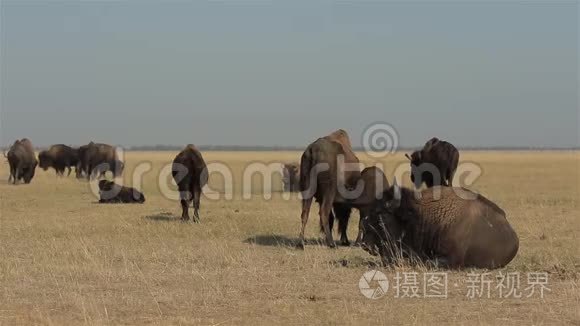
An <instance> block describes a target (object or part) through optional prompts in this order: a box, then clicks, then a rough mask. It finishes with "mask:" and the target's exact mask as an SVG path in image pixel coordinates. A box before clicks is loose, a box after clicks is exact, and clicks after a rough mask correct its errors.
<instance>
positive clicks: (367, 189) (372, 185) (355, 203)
mask: <svg viewBox="0 0 580 326" xmlns="http://www.w3.org/2000/svg"><path fill="white" fill-rule="evenodd" d="M360 180H361V181H362V185H363V191H362V193H361V194H360V195H359V196H358V197H356V198H355V199H354V200H347V201H346V202H344V203H335V204H334V210H333V211H332V212H331V215H330V229H331V230H332V225H333V218H336V219H338V227H339V233H340V235H341V243H342V244H344V245H349V244H350V243H349V241H348V237H347V227H348V222H349V219H350V214H351V211H352V209H353V208H356V209H357V210H358V211H359V216H360V219H359V229H358V236H357V238H356V242H355V244H356V245H360V244H361V240H362V236H363V226H362V221H363V218H364V217H365V216H368V215H369V214H370V213H371V210H372V207H373V205H374V203H375V202H376V201H377V200H379V199H381V198H382V196H383V193H384V191H385V190H386V189H387V188H389V181H388V180H387V177H386V176H385V174H384V172H383V170H381V169H380V168H379V167H376V166H371V167H367V168H365V169H364V170H363V171H362V172H361V178H360Z"/></svg>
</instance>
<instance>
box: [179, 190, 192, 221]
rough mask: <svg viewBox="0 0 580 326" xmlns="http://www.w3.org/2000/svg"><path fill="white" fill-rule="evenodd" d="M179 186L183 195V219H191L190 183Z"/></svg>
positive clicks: (180, 194) (181, 195) (180, 193)
mask: <svg viewBox="0 0 580 326" xmlns="http://www.w3.org/2000/svg"><path fill="white" fill-rule="evenodd" d="M179 188H180V191H179V196H180V197H181V201H180V203H181V220H182V221H189V203H190V202H191V192H190V191H189V189H190V187H189V185H186V186H185V187H183V186H181V187H179ZM182 189H183V190H182ZM185 189H187V190H185Z"/></svg>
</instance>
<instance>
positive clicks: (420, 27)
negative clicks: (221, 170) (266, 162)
mask: <svg viewBox="0 0 580 326" xmlns="http://www.w3.org/2000/svg"><path fill="white" fill-rule="evenodd" d="M0 6H1V16H0V18H1V19H0V28H1V31H0V41H1V42H0V45H1V49H0V96H1V98H0V105H1V107H0V109H1V111H0V123H1V131H0V137H1V143H2V144H3V145H5V144H8V143H11V142H12V141H13V140H14V139H16V138H21V137H24V136H26V137H29V138H31V139H32V141H33V143H35V144H37V145H42V146H44V145H49V144H52V143H69V144H83V143H86V142H88V141H90V140H95V141H99V142H107V143H112V144H121V145H147V144H151V145H152V144H173V145H183V144H186V143H195V144H199V145H291V146H296V145H298V146H300V145H306V144H307V143H309V142H311V141H312V140H314V139H316V138H317V137H319V136H322V135H324V134H327V133H328V132H330V131H332V130H334V129H337V128H343V129H346V130H347V131H348V132H349V133H350V134H351V138H352V140H353V143H354V144H355V145H358V144H360V142H361V135H362V133H363V130H364V128H365V127H366V126H368V125H369V124H371V123H373V122H377V121H385V122H388V123H390V124H392V125H393V126H395V128H396V129H397V130H398V133H399V137H400V143H401V145H403V146H417V145H419V144H422V143H424V142H425V141H426V140H427V139H429V138H431V137H432V136H438V137H440V138H443V139H447V140H449V141H451V142H453V143H455V144H457V145H459V146H535V147H536V146H537V147H547V146H550V147H553V146H557V147H567V146H577V145H578V143H579V136H578V125H579V123H580V122H579V118H578V92H579V83H578V78H579V75H578V60H579V48H578V45H579V34H578V15H579V8H578V3H577V2H575V1H567V2H562V1H560V2H558V1H545V2H541V1H529V2H528V1H517V2H515V1H506V2H498V1H494V2H492V3H486V2H483V1H481V2H480V1H477V2H476V1H467V2H459V1H445V2H437V1H433V2H430V1H422V2H411V3H404V2H372V3H371V2H364V3H363V2H360V3H357V2H327V1H325V2H315V1H292V2H290V1H287V2H269V1H251V2H250V1H235V2H233V1H232V2H202V1H195V2H163V1H148V2H137V1H110V2H104V1H103V2H101V1H94V2H80V1H62V2H52V1H6V0H4V1H2V2H0Z"/></svg>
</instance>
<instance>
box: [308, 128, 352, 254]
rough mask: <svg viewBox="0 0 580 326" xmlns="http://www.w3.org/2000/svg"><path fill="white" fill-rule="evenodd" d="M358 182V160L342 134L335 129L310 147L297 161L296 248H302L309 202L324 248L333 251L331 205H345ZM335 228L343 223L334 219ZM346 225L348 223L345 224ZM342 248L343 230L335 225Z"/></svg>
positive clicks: (346, 138)
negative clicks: (317, 207) (298, 209)
mask: <svg viewBox="0 0 580 326" xmlns="http://www.w3.org/2000/svg"><path fill="white" fill-rule="evenodd" d="M359 179H360V168H359V160H358V158H357V157H356V155H355V154H354V152H353V150H352V146H351V144H350V139H349V137H348V134H347V133H346V131H344V130H342V129H339V130H337V131H335V132H333V133H332V134H330V135H328V136H326V137H322V138H319V139H317V140H316V141H315V142H313V143H312V144H310V145H309V146H308V147H307V148H306V150H305V151H304V153H303V154H302V158H301V161H300V191H301V193H302V215H301V219H302V228H301V230H300V243H299V244H298V247H299V248H304V231H305V229H306V224H307V223H308V216H309V214H310V207H311V206H312V200H313V199H315V200H316V202H317V203H318V204H319V205H320V212H319V215H320V225H321V228H322V230H323V231H324V234H325V238H326V244H327V245H328V246H329V247H331V248H333V247H335V244H334V240H333V238H332V229H331V227H330V218H331V211H332V209H333V206H334V204H335V203H342V202H346V200H348V198H345V197H346V196H345V195H348V194H349V193H350V192H353V193H356V191H357V189H360V188H359V187H357V186H358V181H359ZM337 219H338V220H339V224H340V223H341V221H344V219H343V218H342V217H340V218H339V217H337ZM347 221H348V220H347ZM339 229H340V230H341V239H343V242H342V244H343V245H347V244H348V241H347V240H346V239H347V237H346V226H345V225H344V226H341V225H339Z"/></svg>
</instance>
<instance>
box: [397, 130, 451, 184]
mask: <svg viewBox="0 0 580 326" xmlns="http://www.w3.org/2000/svg"><path fill="white" fill-rule="evenodd" d="M405 156H406V157H407V158H408V159H409V161H411V181H412V182H413V183H414V184H415V187H416V188H420V187H421V184H422V183H423V182H425V184H426V185H427V187H428V188H431V187H433V186H439V185H443V186H449V187H452V186H453V177H454V176H455V171H456V170H457V165H458V163H459V151H457V148H455V146H453V145H452V144H450V143H448V142H446V141H443V140H439V139H438V138H431V139H430V140H429V141H428V142H427V143H425V146H424V147H423V149H421V150H420V151H415V152H413V153H412V154H411V156H409V155H408V154H405Z"/></svg>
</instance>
